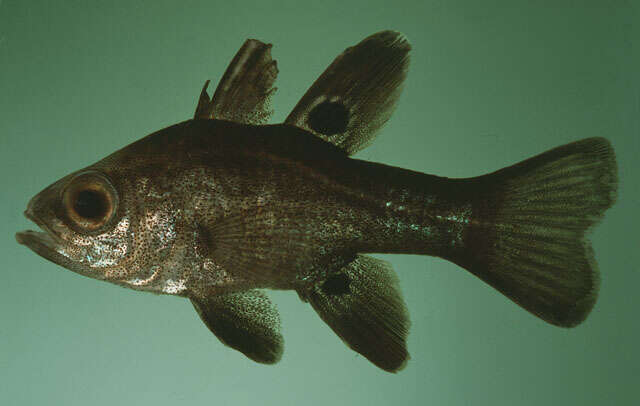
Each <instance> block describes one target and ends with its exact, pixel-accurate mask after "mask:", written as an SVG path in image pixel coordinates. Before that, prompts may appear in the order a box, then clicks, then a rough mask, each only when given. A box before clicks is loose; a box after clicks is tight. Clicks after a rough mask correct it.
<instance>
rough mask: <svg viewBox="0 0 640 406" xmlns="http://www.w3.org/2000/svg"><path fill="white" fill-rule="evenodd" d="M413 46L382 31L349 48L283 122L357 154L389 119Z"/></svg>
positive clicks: (400, 37) (399, 37)
mask: <svg viewBox="0 0 640 406" xmlns="http://www.w3.org/2000/svg"><path fill="white" fill-rule="evenodd" d="M410 50H411V46H410V45H409V42H408V41H407V39H406V38H405V37H404V35H402V34H401V33H399V32H395V31H382V32H379V33H376V34H373V35H371V36H369V37H367V38H365V39H364V40H363V41H362V42H360V43H359V44H357V45H355V46H353V47H350V48H347V49H346V50H345V51H344V52H343V53H342V54H340V55H339V56H338V57H337V58H336V59H335V60H334V61H333V63H332V64H331V65H330V66H329V67H328V68H327V69H326V70H325V71H324V73H323V74H322V75H320V77H319V78H318V79H317V80H316V81H315V83H314V84H313V85H312V86H311V87H310V88H309V90H307V92H306V93H305V95H304V96H303V97H302V99H301V100H300V101H299V102H298V104H297V105H296V107H294V109H293V111H292V112H291V114H289V117H287V120H286V121H285V123H287V124H292V125H295V126H297V127H300V128H303V129H305V130H307V131H310V132H312V133H313V134H315V135H316V136H318V137H320V138H322V139H324V140H325V141H328V142H331V143H332V144H334V145H336V146H338V147H340V148H341V149H343V150H344V151H345V152H347V153H348V154H353V153H355V152H357V151H359V150H361V149H363V148H364V147H366V146H367V145H368V144H369V143H370V142H371V141H372V140H373V138H374V137H375V135H376V133H377V131H378V130H379V129H380V128H381V127H382V125H383V124H384V123H385V122H387V120H389V118H390V117H391V114H392V113H393V110H394V108H395V105H396V102H397V100H398V97H399V96H400V93H401V90H402V83H403V81H404V79H405V77H406V75H407V69H408V66H409V51H410Z"/></svg>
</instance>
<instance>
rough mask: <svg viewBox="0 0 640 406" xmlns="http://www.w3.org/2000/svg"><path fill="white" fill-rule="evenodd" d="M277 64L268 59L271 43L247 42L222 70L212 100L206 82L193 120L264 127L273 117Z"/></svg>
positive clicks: (250, 40)
mask: <svg viewBox="0 0 640 406" xmlns="http://www.w3.org/2000/svg"><path fill="white" fill-rule="evenodd" d="M277 76H278V67H277V64H276V61H274V60H273V59H271V44H265V43H263V42H260V41H258V40H255V39H248V40H246V41H245V43H244V44H243V45H242V48H240V50H239V51H238V53H237V54H236V56H235V57H234V58H233V60H232V61H231V63H230V64H229V67H228V68H227V70H226V71H225V73H224V75H223V76H222V79H221V80H220V83H219V84H218V87H217V88H216V91H215V93H214V94H213V97H212V98H209V94H208V93H207V87H208V86H209V81H208V80H207V81H206V82H205V84H204V87H203V88H202V92H201V93H200V99H199V100H198V106H197V107H196V112H195V114H194V118H201V119H209V118H215V119H220V120H228V121H235V122H237V123H243V124H255V125H258V124H265V123H266V122H267V121H269V118H270V117H271V115H272V114H273V110H271V106H270V101H271V96H272V95H273V93H274V92H275V91H276V88H275V87H273V84H274V82H275V80H276V77H277Z"/></svg>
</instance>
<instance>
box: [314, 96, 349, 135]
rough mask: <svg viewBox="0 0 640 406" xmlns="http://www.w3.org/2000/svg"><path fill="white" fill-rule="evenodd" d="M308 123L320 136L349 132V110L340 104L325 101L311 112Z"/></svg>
mask: <svg viewBox="0 0 640 406" xmlns="http://www.w3.org/2000/svg"><path fill="white" fill-rule="evenodd" d="M307 122H308V124H309V127H310V128H311V129H312V130H313V131H315V132H317V133H319V134H322V135H326V136H331V135H336V134H341V133H343V132H345V131H346V130H347V125H348V124H349V110H347V107H346V106H345V105H344V104H342V103H340V102H330V101H324V102H322V103H320V104H318V105H317V106H315V107H314V108H313V109H312V110H311V111H310V112H309V116H308V118H307Z"/></svg>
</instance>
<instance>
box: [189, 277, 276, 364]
mask: <svg viewBox="0 0 640 406" xmlns="http://www.w3.org/2000/svg"><path fill="white" fill-rule="evenodd" d="M191 302H192V303H193V306H194V307H195V308H196V311H197V312H198V314H199V315H200V318H201V319H202V321H203V322H204V324H206V326H207V327H209V330H211V332H212V333H213V334H215V335H216V337H218V338H219V339H220V341H222V343H223V344H225V345H227V346H229V347H231V348H233V349H235V350H238V351H240V352H241V353H243V354H244V355H246V356H247V357H249V358H250V359H252V360H254V361H256V362H260V363H263V364H275V363H276V362H278V361H279V360H280V358H281V357H282V351H283V342H284V341H283V338H282V335H281V333H280V316H279V315H278V310H277V309H276V307H275V305H274V304H273V303H271V301H270V300H269V298H268V297H267V296H266V295H265V294H264V293H263V292H261V291H259V290H250V291H246V292H238V293H229V294H225V295H219V296H210V297H206V298H195V297H193V298H191Z"/></svg>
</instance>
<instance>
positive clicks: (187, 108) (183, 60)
mask: <svg viewBox="0 0 640 406" xmlns="http://www.w3.org/2000/svg"><path fill="white" fill-rule="evenodd" d="M639 22H640V16H639V12H638V5H637V4H633V3H632V2H627V1H599V2H587V1H570V2H569V1H540V2H533V1H513V0H512V1H391V0H386V1H378V0H376V1H371V0H361V1H358V2H350V1H345V0H339V1H334V0H325V1H314V2H303V1H273V2H269V1H264V0H259V1H238V2H236V1H227V2H219V1H218V2H216V1H212V0H208V1H198V2H194V1H184V2H178V1H175V2H166V1H146V2H144V1H139V2H133V1H126V2H125V1H123V2H111V1H90V2H86V1H55V2H54V1H24V0H23V1H3V2H2V3H0V140H1V146H0V154H1V157H0V165H1V167H0V179H1V182H2V183H1V185H2V188H0V190H1V191H0V193H1V201H0V204H1V206H0V213H1V216H2V218H1V224H2V230H3V233H2V235H1V236H0V258H2V260H1V261H2V270H1V272H2V273H1V283H0V403H1V404H3V405H32V404H33V405H35V404H45V405H63V404H64V405H119V404H124V405H133V404H136V405H147V404H149V405H151V404H153V405H165V404H166V405H169V404H185V405H195V404H212V405H226V404H230V405H231V404H237V405H243V404H261V405H271V404H274V405H294V404H295V405H343V404H363V405H364V404H366V405H389V404H396V405H400V404H425V405H560V404H563V405H564V404H568V405H578V404H580V405H630V404H636V403H635V402H637V398H638V390H637V388H638V378H639V377H640V367H639V361H640V350H639V345H638V343H639V342H640V323H639V321H638V309H639V308H640V306H639V305H640V299H638V289H639V286H640V276H639V269H638V266H639V264H640V245H639V243H638V241H639V239H638V229H639V224H638V223H639V222H638V217H639V216H638V209H640V206H639V203H638V202H639V201H640V191H639V190H638V181H639V180H640V176H639V175H638V168H639V164H638V153H639V152H640V148H639V141H638V139H639V135H640V134H639V130H640V124H639V120H640V106H639V103H640V102H639V100H640V90H639V80H638V73H639V71H640V70H639V64H638V43H639V42H640V41H639V39H640V32H639V29H638V24H639ZM382 29H395V30H398V31H402V32H403V33H405V34H406V35H407V36H408V38H409V40H410V41H411V43H412V45H413V56H412V65H411V69H410V74H409V77H408V80H407V82H408V83H407V87H406V89H405V92H404V94H403V97H402V99H401V101H400V104H399V107H398V109H397V110H396V113H395V114H394V116H393V118H392V120H391V121H390V122H389V123H388V125H387V126H386V128H385V130H384V131H383V132H382V134H381V135H380V137H379V138H378V139H377V141H376V142H375V143H374V144H373V145H372V146H371V147H369V148H368V149H366V150H364V151H362V152H360V153H359V154H358V157H359V158H362V159H368V160H372V161H379V162H384V163H386V164H391V165H397V166H402V167H405V168H409V169H413V170H419V171H424V172H429V173H434V174H439V175H443V176H450V177H458V176H472V175H478V174H482V173H486V172H489V171H493V170H496V169H498V168H500V167H503V166H505V165H509V164H512V163H514V162H516V161H519V160H522V159H524V158H527V157H529V156H531V155H534V154H537V153H540V152H542V151H544V150H546V149H549V148H552V147H554V146H557V145H560V144H564V143H567V142H570V141H574V140H577V139H580V138H583V137H590V136H606V137H608V138H609V139H610V140H611V141H612V143H613V145H614V147H615V149H616V152H617V156H618V162H619V166H620V171H619V172H620V193H619V200H618V203H617V204H616V206H615V207H613V208H612V209H611V210H610V211H608V212H607V215H606V217H605V219H604V221H603V222H602V223H601V224H600V225H599V226H598V227H597V228H596V229H595V232H594V233H593V235H592V241H593V245H594V249H595V252H596V258H597V260H598V262H599V264H600V269H601V271H602V288H601V292H600V299H599V301H598V303H597V305H596V308H595V310H594V311H593V313H592V315H591V317H590V318H589V319H588V320H587V321H586V322H585V323H584V324H583V325H581V326H579V327H578V328H575V329H572V330H565V329H560V328H556V327H552V326H550V325H547V324H545V323H544V322H542V321H539V320H537V319H536V318H534V317H533V316H531V315H529V314H528V313H526V312H525V311H523V310H522V309H520V308H519V307H518V306H516V305H514V304H513V303H511V302H509V301H508V300H507V299H505V298H504V297H502V296H501V295H500V294H498V293H497V292H495V291H494V290H492V289H491V288H489V287H488V286H487V285H485V284H484V283H482V282H481V281H479V280H477V279H476V278H475V277H473V276H471V275H470V274H468V273H466V272H465V271H463V270H461V269H459V268H458V267H456V266H454V265H452V264H450V263H447V262H445V261H443V260H439V259H434V258H429V257H418V256H386V257H385V258H386V259H388V260H390V261H391V262H392V263H393V265H394V267H395V269H396V270H397V271H398V274H399V277H400V281H401V286H402V288H403V291H404V293H405V297H406V300H407V303H408V307H409V309H410V312H411V318H412V323H413V325H412V329H411V333H410V336H409V349H410V352H411V354H412V359H411V361H410V362H409V364H408V366H407V368H406V369H405V370H404V371H402V372H400V373H398V374H397V375H391V374H387V373H385V372H382V371H380V370H378V369H376V368H375V367H373V366H372V365H370V364H369V362H368V361H367V360H366V359H364V358H363V357H361V356H358V355H357V354H355V353H354V352H351V351H350V350H348V349H347V348H346V346H345V345H344V344H343V343H342V342H341V341H340V340H339V339H338V338H337V337H336V336H335V335H334V334H333V332H332V331H331V330H330V329H329V328H328V327H327V326H325V325H324V324H323V323H322V322H321V320H320V319H319V317H318V316H317V315H316V314H315V313H314V312H313V310H312V309H311V308H310V306H308V305H306V304H303V303H301V302H300V301H299V300H298V299H297V296H296V295H295V294H294V293H292V292H274V293H273V295H272V297H273V298H274V300H275V301H276V303H277V304H278V306H279V308H280V311H281V315H282V319H283V329H284V335H285V340H286V345H285V354H284V357H283V359H282V361H281V362H280V363H279V364H278V365H276V366H263V365H257V364H254V363H252V362H250V361H249V360H247V359H246V358H245V357H244V356H242V355H240V354H239V353H236V352H235V351H232V350H230V349H228V348H226V347H224V346H223V345H222V344H220V343H219V342H218V341H217V339H216V338H215V337H214V336H213V335H212V334H211V333H210V332H209V331H208V330H207V328H206V327H204V325H202V323H201V322H200V320H199V318H198V316H197V315H196V313H195V311H194V310H193V308H192V306H191V304H190V303H189V302H188V301H186V300H184V299H181V298H174V297H168V296H154V295H150V294H145V293H139V292H134V291H132V290H126V289H122V288H119V287H116V286H112V285H109V284H106V283H100V282H97V281H94V280H90V279H87V278H83V277H81V276H79V275H76V274H74V273H72V272H69V271H66V270H64V269H62V268H60V267H58V266H56V265H54V264H52V263H49V262H46V261H45V260H43V259H41V258H40V257H38V256H36V255H35V254H33V253H32V252H30V251H29V250H28V249H26V248H25V247H22V246H19V245H18V244H17V243H16V242H15V240H14V233H15V232H16V231H18V230H22V229H25V228H33V227H34V226H33V225H32V224H30V223H29V222H28V221H27V220H26V219H25V218H24V217H23V216H22V211H23V210H24V208H25V206H26V204H27V201H28V199H29V198H30V197H31V196H32V195H34V194H35V193H37V192H38V191H39V190H40V189H42V188H43V187H44V186H46V185H48V184H49V183H51V182H53V181H55V180H57V179H58V178H60V177H62V176H63V175H65V174H67V173H69V172H71V171H73V170H76V169H78V168H80V167H83V166H85V165H88V164H90V163H93V162H95V161H96V160H98V159H100V158H102V157H103V156H105V155H107V154H108V153H110V152H112V151H114V150H116V149H118V148H120V147H122V146H124V145H127V144H128V143H130V142H132V141H134V140H136V139H138V138H139V137H141V136H143V135H146V134H147V133H149V132H152V131H154V130H157V129H159V128H162V127H164V126H167V125H170V124H173V123H175V122H178V121H182V120H184V119H186V118H189V117H190V116H191V115H192V114H193V111H194V107H195V103H196V100H197V96H198V94H199V91H200V88H201V86H202V84H203V82H204V80H205V79H212V81H213V82H214V83H215V82H216V81H217V80H218V79H219V78H220V77H221V75H222V73H223V71H224V69H225V68H226V66H227V64H228V62H229V61H230V60H231V58H232V57H233V55H234V53H235V52H236V50H237V49H238V48H239V47H240V45H241V44H242V42H243V41H244V40H245V39H246V38H258V39H261V40H263V41H265V42H271V43H273V44H274V48H273V55H274V57H275V58H276V59H277V60H278V64H279V68H280V75H279V78H278V87H279V90H278V93H277V95H276V97H275V100H274V107H275V109H276V114H275V117H274V122H277V121H282V120H283V119H284V117H286V115H287V113H288V111H289V110H290V109H291V108H292V107H293V106H294V105H295V103H296V101H297V99H298V98H299V97H300V96H301V95H302V94H303V92H304V91H305V90H306V88H307V87H308V86H309V85H310V84H311V83H312V82H313V80H315V78H316V77H317V76H318V75H319V74H320V73H321V72H322V71H323V69H324V68H325V67H326V66H327V65H328V64H329V63H330V62H331V61H332V60H333V58H334V57H335V56H336V55H338V54H339V53H340V52H341V51H342V50H343V49H344V48H346V47H347V46H350V45H352V44H355V43H357V42H359V41H360V40H361V39H362V38H364V37H365V36H367V35H369V34H372V33H374V32H376V31H379V30H382Z"/></svg>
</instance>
